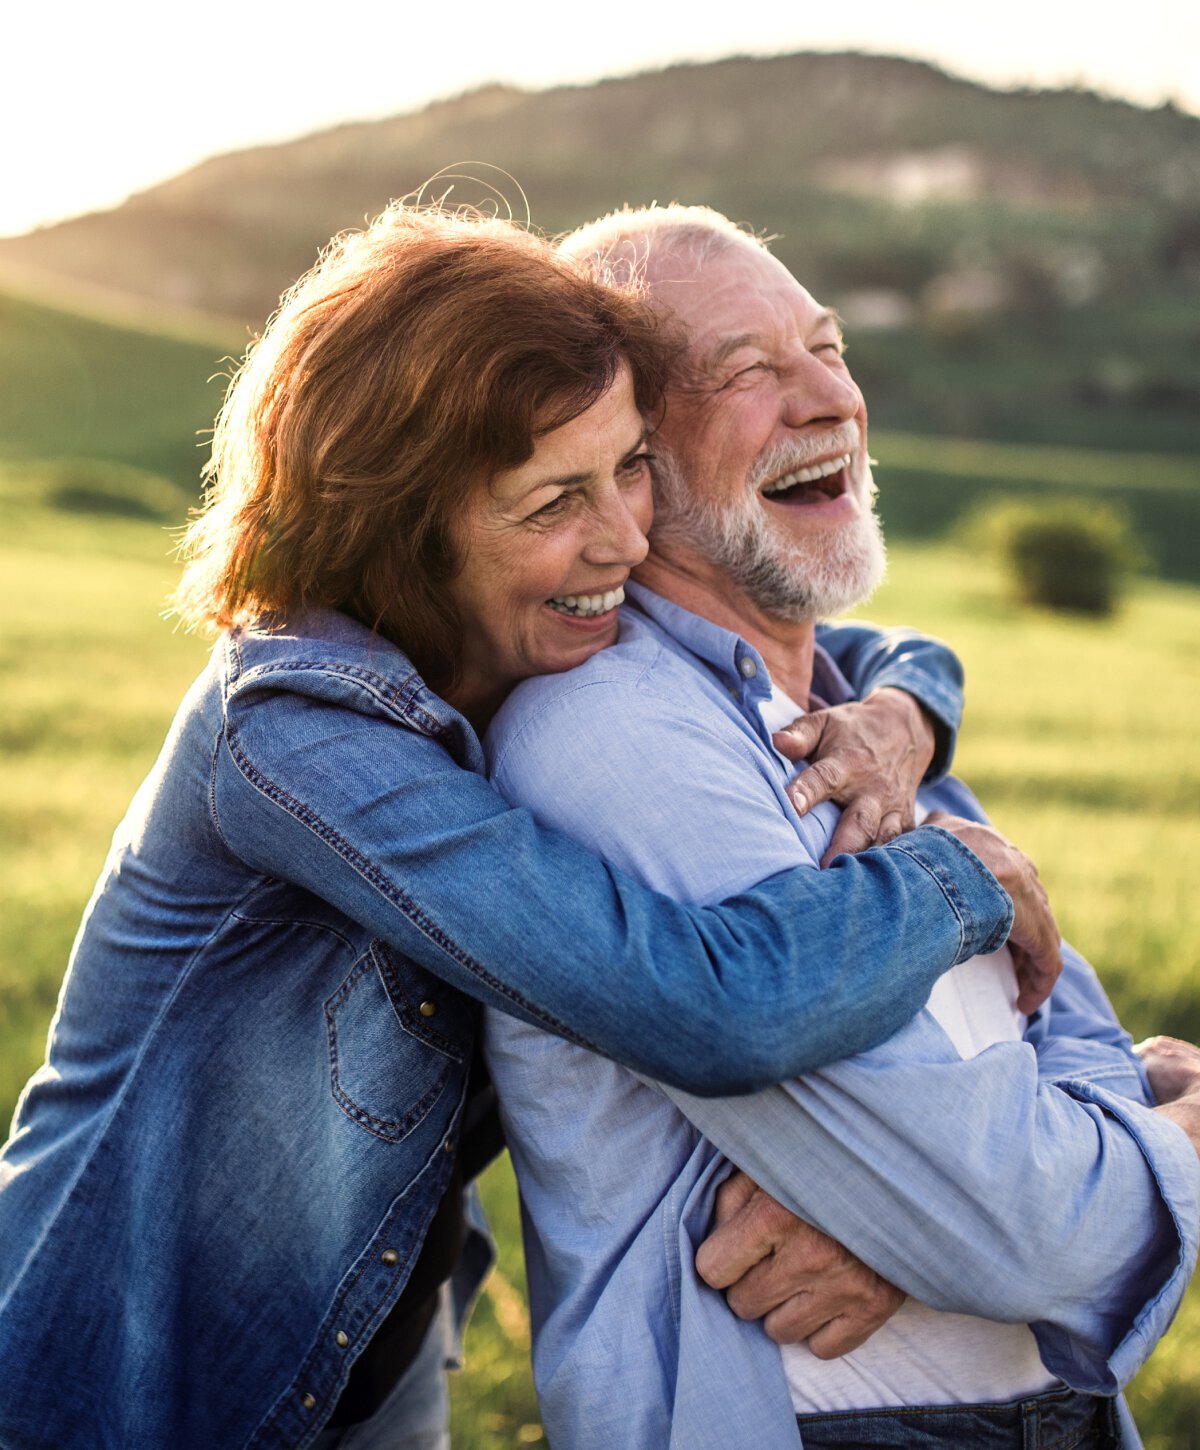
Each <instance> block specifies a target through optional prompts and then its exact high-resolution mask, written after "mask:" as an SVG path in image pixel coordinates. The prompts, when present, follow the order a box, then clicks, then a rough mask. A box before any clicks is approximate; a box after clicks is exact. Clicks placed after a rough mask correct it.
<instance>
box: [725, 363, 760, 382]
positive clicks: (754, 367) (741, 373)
mask: <svg viewBox="0 0 1200 1450" xmlns="http://www.w3.org/2000/svg"><path fill="white" fill-rule="evenodd" d="M770 369H771V365H770V363H765V362H755V363H747V364H746V366H745V367H744V368H738V370H737V372H735V373H734V374H733V375H732V376H731V377H728V378H726V379H725V381H724V382H723V383H722V384H721V386H722V387H723V388H731V387H733V385H734V384H735V383H738V382H741V381H742V380H743V379H746V378H752V377H753V376H754V375H755V373H765V372H769V371H770Z"/></svg>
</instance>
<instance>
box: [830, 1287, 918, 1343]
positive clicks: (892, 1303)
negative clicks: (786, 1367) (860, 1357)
mask: <svg viewBox="0 0 1200 1450" xmlns="http://www.w3.org/2000/svg"><path fill="white" fill-rule="evenodd" d="M886 1287H887V1288H889V1289H891V1288H892V1286H891V1285H890V1284H889V1285H887V1286H886ZM893 1293H894V1294H895V1296H896V1297H895V1299H894V1300H888V1301H886V1310H885V1306H884V1305H883V1304H881V1305H879V1306H876V1307H875V1309H874V1310H873V1311H872V1312H869V1313H863V1312H860V1311H859V1310H856V1309H851V1310H849V1311H847V1312H846V1313H845V1314H839V1315H838V1316H837V1318H836V1319H830V1320H829V1321H828V1323H826V1324H822V1325H821V1326H820V1328H819V1329H815V1330H814V1331H813V1332H812V1334H810V1335H809V1336H808V1347H809V1349H810V1350H811V1351H812V1352H813V1354H815V1355H816V1357H817V1358H818V1359H840V1358H841V1356H842V1355H843V1354H849V1353H850V1352H851V1351H852V1350H855V1349H857V1348H858V1347H859V1345H861V1344H866V1342H867V1340H868V1339H870V1337H871V1335H872V1334H874V1333H875V1331H876V1330H877V1329H878V1328H879V1327H880V1325H881V1324H884V1323H886V1322H887V1320H888V1319H890V1318H891V1316H892V1315H893V1314H894V1313H895V1312H896V1310H897V1309H898V1308H899V1307H900V1305H901V1304H902V1303H903V1302H904V1295H903V1294H901V1293H900V1291H899V1289H896V1290H894V1291H893Z"/></svg>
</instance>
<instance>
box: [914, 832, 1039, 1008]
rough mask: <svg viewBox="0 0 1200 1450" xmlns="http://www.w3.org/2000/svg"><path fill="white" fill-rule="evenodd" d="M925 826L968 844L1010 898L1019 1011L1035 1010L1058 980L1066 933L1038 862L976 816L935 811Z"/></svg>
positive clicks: (1011, 944) (1011, 941) (1011, 937)
mask: <svg viewBox="0 0 1200 1450" xmlns="http://www.w3.org/2000/svg"><path fill="white" fill-rule="evenodd" d="M925 824H926V825H927V826H941V828H942V830H944V831H949V832H950V834H951V835H952V836H957V837H958V839H959V840H960V841H961V842H962V843H963V845H964V846H968V847H969V848H970V849H971V850H972V851H974V852H975V854H976V855H977V856H978V857H979V859H980V860H981V861H982V862H983V864H984V865H985V866H986V867H987V868H988V870H989V871H990V872H991V873H992V875H993V876H994V877H995V878H996V880H997V881H999V883H1000V885H1001V886H1003V887H1004V889H1005V891H1007V892H1008V894H1009V896H1010V897H1011V898H1012V904H1013V926H1012V931H1011V932H1010V934H1009V938H1008V949H1009V951H1010V952H1011V953H1012V958H1013V965H1014V966H1015V967H1016V969H1017V983H1018V985H1019V987H1020V989H1021V990H1020V994H1019V996H1018V997H1017V1009H1018V1011H1021V1012H1025V1013H1030V1012H1036V1011H1037V1009H1038V1008H1039V1007H1040V1006H1041V1005H1042V1003H1043V1002H1044V1001H1045V1000H1046V998H1047V997H1048V996H1049V995H1050V993H1051V992H1052V991H1053V990H1054V984H1055V982H1057V981H1058V975H1059V973H1060V972H1061V971H1062V938H1061V936H1060V933H1059V930H1058V925H1057V923H1056V922H1055V920H1054V913H1053V911H1051V910H1050V899H1049V897H1047V895H1046V888H1045V887H1044V886H1043V885H1042V883H1041V881H1039V880H1038V874H1037V867H1036V866H1035V865H1034V864H1033V862H1032V861H1031V860H1030V859H1029V857H1028V856H1026V855H1025V853H1024V852H1023V851H1018V850H1017V848H1016V847H1015V846H1014V845H1013V844H1012V842H1011V841H1007V840H1005V838H1004V837H1003V836H1002V835H1001V834H1000V832H999V831H997V830H994V829H993V828H992V827H991V826H985V825H981V824H980V823H979V822H978V821H966V820H963V818H962V817H961V816H952V815H949V814H948V813H947V812H946V811H931V812H930V813H929V815H927V816H926V817H925Z"/></svg>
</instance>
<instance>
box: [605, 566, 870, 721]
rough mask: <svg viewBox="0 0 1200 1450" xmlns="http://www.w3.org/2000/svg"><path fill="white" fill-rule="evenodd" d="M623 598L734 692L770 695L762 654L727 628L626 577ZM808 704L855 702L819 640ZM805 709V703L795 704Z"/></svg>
mask: <svg viewBox="0 0 1200 1450" xmlns="http://www.w3.org/2000/svg"><path fill="white" fill-rule="evenodd" d="M625 597H626V599H627V600H629V601H631V602H632V604H633V605H634V606H635V607H636V608H637V609H638V610H639V611H640V612H641V613H642V614H644V615H646V616H647V617H648V618H649V619H651V620H653V622H654V623H655V624H656V625H658V627H659V628H660V629H661V630H663V632H664V633H666V634H667V635H669V636H670V638H671V639H673V640H675V641H676V643H678V644H680V645H682V646H683V647H684V649H686V650H689V651H690V652H691V653H692V654H694V655H696V656H698V657H699V658H700V659H702V660H703V661H704V662H705V664H707V665H708V666H709V667H710V668H711V669H712V670H713V671H714V672H715V673H716V675H717V677H718V678H719V679H720V681H721V683H722V684H723V685H725V686H726V687H727V688H728V689H730V690H733V691H734V692H735V693H741V692H742V691H744V692H745V694H746V695H747V696H748V697H749V698H752V699H758V698H760V697H761V698H763V699H765V698H766V697H767V696H768V695H769V694H770V693H771V676H770V674H769V672H768V670H767V667H766V664H765V663H764V662H763V657H762V655H760V654H759V652H758V651H757V650H756V649H755V648H754V646H753V645H752V644H750V643H748V642H747V641H746V640H744V639H743V638H742V637H741V635H739V634H735V633H733V631H732V630H728V629H724V628H723V627H722V626H721V625H719V624H714V623H713V622H712V620H710V619H705V618H704V617H703V616H702V615H699V614H693V613H692V611H691V610H690V609H685V608H684V607H683V606H682V605H681V604H676V603H674V602H673V601H672V600H670V599H665V598H664V597H663V596H662V595H661V594H655V593H654V591H653V590H652V589H647V588H646V586H645V585H644V584H638V583H636V582H635V581H634V580H632V579H630V580H628V581H627V582H626V584H625ZM812 693H813V698H812V701H811V703H812V705H814V706H819V705H822V704H826V705H841V704H843V703H844V702H845V701H847V700H852V699H854V691H853V690H852V689H851V687H850V684H849V682H848V681H847V679H846V677H845V675H843V674H842V672H841V670H839V669H838V667H837V665H835V664H834V662H833V660H832V659H831V658H830V656H829V655H828V654H827V653H826V652H825V650H824V649H822V647H821V645H820V643H819V642H818V643H817V645H816V647H815V649H814V651H813V679H812ZM799 703H800V704H801V705H803V706H804V707H805V708H808V707H809V704H810V701H808V700H801V701H799Z"/></svg>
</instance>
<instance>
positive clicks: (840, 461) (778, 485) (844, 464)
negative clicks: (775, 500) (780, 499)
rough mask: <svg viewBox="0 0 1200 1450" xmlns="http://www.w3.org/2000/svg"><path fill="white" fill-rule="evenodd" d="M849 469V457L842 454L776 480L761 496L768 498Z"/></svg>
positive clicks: (846, 454)
mask: <svg viewBox="0 0 1200 1450" xmlns="http://www.w3.org/2000/svg"><path fill="white" fill-rule="evenodd" d="M849 467H850V455H849V454H848V453H843V454H842V456H841V457H840V458H829V459H826V461H825V462H824V463H814V464H813V465H812V467H811V468H799V469H797V470H796V472H795V473H789V474H786V475H785V476H784V477H783V478H777V479H776V480H775V482H774V483H769V484H768V485H767V486H766V488H764V489H763V494H764V496H765V497H767V498H770V497H771V495H772V494H773V493H786V492H787V490H788V489H789V488H795V487H796V486H797V485H798V484H801V483H817V482H818V481H819V480H820V479H822V478H828V477H829V475H830V474H831V473H840V472H841V470H842V469H843V468H849Z"/></svg>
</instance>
